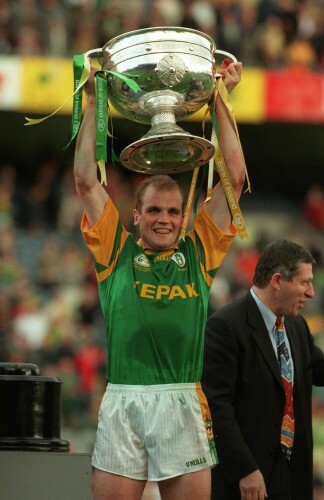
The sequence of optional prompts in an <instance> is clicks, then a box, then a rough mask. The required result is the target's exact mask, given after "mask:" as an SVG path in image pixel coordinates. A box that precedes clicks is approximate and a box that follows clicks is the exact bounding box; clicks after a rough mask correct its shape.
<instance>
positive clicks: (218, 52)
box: [215, 49, 237, 78]
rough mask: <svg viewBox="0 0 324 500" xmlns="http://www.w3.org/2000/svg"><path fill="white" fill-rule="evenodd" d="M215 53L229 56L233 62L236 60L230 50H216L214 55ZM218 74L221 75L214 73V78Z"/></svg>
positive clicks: (218, 74)
mask: <svg viewBox="0 0 324 500" xmlns="http://www.w3.org/2000/svg"><path fill="white" fill-rule="evenodd" d="M216 54H222V55H223V56H225V57H229V58H230V59H232V61H233V62H237V59H236V57H235V56H233V54H231V53H230V52H225V50H218V49H217V50H216V51H215V56H216ZM219 76H222V75H221V74H220V73H216V75H215V78H218V77H219Z"/></svg>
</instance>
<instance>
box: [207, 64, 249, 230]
mask: <svg viewBox="0 0 324 500" xmlns="http://www.w3.org/2000/svg"><path fill="white" fill-rule="evenodd" d="M220 73H221V74H222V78H223V81H224V84H225V86H226V88H227V90H228V92H231V91H232V90H233V89H234V88H235V87H236V85H237V84H238V83H239V82H240V81H241V73H242V63H240V62H237V63H230V64H228V63H227V60H225V61H224V62H223V67H222V69H221V70H220ZM215 106H216V115H217V119H218V122H219V147H220V150H221V152H222V155H223V157H224V160H225V163H226V166H227V169H228V172H229V175H230V177H231V182H232V185H233V190H234V193H235V195H236V199H237V201H238V200H239V198H240V196H241V193H242V189H243V185H244V181H245V162H244V157H243V155H242V152H241V148H240V144H239V142H238V139H237V136H236V133H235V129H234V126H233V124H232V121H231V118H230V114H229V112H228V110H227V108H226V106H225V104H224V102H223V101H222V99H221V97H220V96H219V95H217V98H216V104H215ZM205 209H206V211H207V212H208V214H209V215H210V216H211V217H212V218H213V219H214V221H215V222H216V224H217V225H218V226H219V228H220V229H221V230H222V231H224V232H230V224H231V213H230V210H229V208H228V204H227V200H226V196H225V193H224V190H223V186H222V184H221V182H218V184H216V186H215V187H214V189H213V194H212V198H211V200H210V201H209V202H208V203H206V205H205Z"/></svg>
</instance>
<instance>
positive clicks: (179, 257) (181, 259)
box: [172, 252, 186, 267]
mask: <svg viewBox="0 0 324 500" xmlns="http://www.w3.org/2000/svg"><path fill="white" fill-rule="evenodd" d="M172 260H174V262H175V263H176V264H178V266H179V267H184V266H185V264H186V259H185V256H184V255H183V253H181V252H176V253H175V254H173V255H172Z"/></svg>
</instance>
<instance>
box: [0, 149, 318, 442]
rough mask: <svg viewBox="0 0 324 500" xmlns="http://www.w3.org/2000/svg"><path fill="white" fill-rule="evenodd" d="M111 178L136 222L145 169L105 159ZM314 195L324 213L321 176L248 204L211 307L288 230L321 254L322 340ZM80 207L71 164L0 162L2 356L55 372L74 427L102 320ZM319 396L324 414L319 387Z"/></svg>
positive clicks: (313, 306)
mask: <svg viewBox="0 0 324 500" xmlns="http://www.w3.org/2000/svg"><path fill="white" fill-rule="evenodd" d="M108 179H109V184H108V187H107V190H108V192H109V194H110V195H111V196H112V198H113V199H114V201H115V203H116V205H117V207H118V209H119V211H120V213H121V218H122V222H123V224H124V225H125V226H126V227H127V228H128V229H129V230H132V231H133V230H134V227H133V224H132V208H133V206H134V201H135V200H134V193H135V192H136V188H137V186H138V183H139V181H141V180H142V179H143V174H135V173H133V172H130V171H128V170H126V169H123V168H121V167H117V166H115V167H112V166H108ZM320 190H322V191H321V192H322V198H320V196H319V194H318V192H319V191H320ZM314 194H316V195H317V196H314ZM314 198H315V200H317V202H318V200H319V199H320V200H321V201H320V203H321V210H322V215H323V210H324V191H323V188H321V187H320V186H312V187H311V188H310V189H309V192H308V193H307V196H305V199H304V200H303V202H302V203H301V206H300V207H297V209H296V208H295V209H294V210H293V211H292V213H289V212H287V214H285V213H283V212H282V211H280V208H279V209H278V212H277V214H276V213H274V212H273V213H272V214H271V217H268V216H267V215H266V216H265V215H264V214H262V213H258V211H256V212H253V211H245V217H246V222H247V226H248V228H249V231H250V238H249V239H248V240H246V239H245V240H239V239H236V240H235V244H234V246H233V247H232V249H231V251H230V253H229V255H228V256H227V258H226V259H225V262H224V265H223V267H222V268H221V271H220V272H219V273H218V274H217V279H216V280H215V283H214V285H213V287H212V291H211V297H210V312H212V311H213V310H215V309H217V308H218V307H221V306H223V305H225V304H226V303H228V302H229V301H231V300H233V299H234V298H236V297H238V296H239V295H240V294H242V293H245V291H246V290H247V289H248V287H249V286H250V285H251V283H252V277H253V273H254V268H255V264H256V262H257V259H258V256H259V252H260V250H262V248H263V247H264V245H265V244H266V243H267V242H268V241H270V240H271V239H273V238H278V237H287V238H291V239H294V240H295V241H300V242H301V243H302V244H304V245H306V246H307V247H308V248H309V249H310V250H311V251H312V253H313V254H314V256H315V258H316V260H317V263H318V265H317V268H316V273H315V289H316V292H317V296H316V299H315V300H314V301H311V302H310V306H309V309H308V311H307V314H309V315H310V317H311V318H313V319H312V325H313V331H314V333H315V334H316V337H317V338H318V340H319V341H320V342H322V343H324V322H323V310H324V260H323V257H324V253H323V252H324V231H323V228H324V226H323V219H322V221H321V224H322V226H318V217H317V215H316V217H314V213H315V212H314V210H313V212H312V211H311V210H310V208H313V206H314ZM272 202H273V200H272ZM320 203H317V207H318V206H319V204H320ZM316 214H317V212H316ZM81 216H82V209H81V205H80V202H79V199H78V198H77V195H76V190H75V186H74V179H73V170H72V166H71V168H69V169H67V170H66V171H63V172H62V171H61V170H60V167H59V164H58V162H57V161H56V160H55V158H53V157H51V158H48V159H46V160H44V161H43V163H42V164H41V165H40V167H39V169H38V170H37V172H36V173H35V176H34V178H33V179H30V180H29V182H26V179H25V178H23V177H22V176H18V175H17V170H16V168H15V167H14V166H13V165H9V164H5V165H1V166H0V360H1V361H6V362H18V363H24V362H30V363H36V364H37V365H38V366H39V367H40V369H41V374H42V375H44V376H52V375H53V376H58V377H59V378H61V380H62V382H63V386H62V390H63V399H62V415H63V423H64V426H65V427H68V428H72V429H82V428H89V427H90V428H94V427H95V425H96V422H97V411H98V405H99V402H100V398H101V396H102V393H103V391H104V388H105V385H106V380H105V371H106V346H105V342H106V340H105V333H104V325H103V320H102V315H101V311H100V306H99V302H98V295H97V284H96V279H95V275H94V269H93V265H92V260H91V258H90V254H89V252H88V250H87V249H86V247H85V244H84V242H83V239H82V236H81V233H80V221H81ZM191 223H192V219H191V221H190V223H189V224H191ZM317 404H318V408H317V411H318V413H321V412H322V416H324V394H323V391H322V392H320V393H319V395H318V400H317ZM323 444H324V443H323Z"/></svg>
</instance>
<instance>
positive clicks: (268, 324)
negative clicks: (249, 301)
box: [250, 288, 283, 332]
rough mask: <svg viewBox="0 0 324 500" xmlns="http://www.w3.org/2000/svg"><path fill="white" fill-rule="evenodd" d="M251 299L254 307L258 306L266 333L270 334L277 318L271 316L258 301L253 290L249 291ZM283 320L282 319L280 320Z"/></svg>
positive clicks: (267, 309)
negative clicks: (254, 303)
mask: <svg viewBox="0 0 324 500" xmlns="http://www.w3.org/2000/svg"><path fill="white" fill-rule="evenodd" d="M250 292H251V295H252V297H253V298H254V300H255V302H256V305H257V306H258V308H259V310H260V313H261V314H262V317H263V319H264V322H265V324H266V327H267V330H268V332H272V330H273V329H274V327H275V324H276V318H277V316H276V315H275V314H273V312H272V311H270V309H269V308H268V307H267V306H266V305H265V304H264V303H263V302H262V300H260V299H259V297H258V296H257V294H256V293H255V291H254V290H253V288H251V290H250ZM282 320H283V318H282Z"/></svg>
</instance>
